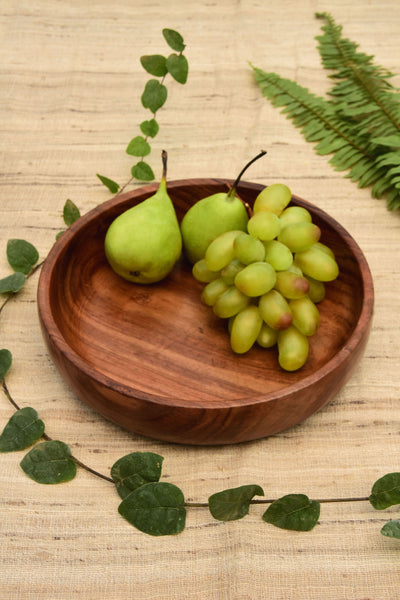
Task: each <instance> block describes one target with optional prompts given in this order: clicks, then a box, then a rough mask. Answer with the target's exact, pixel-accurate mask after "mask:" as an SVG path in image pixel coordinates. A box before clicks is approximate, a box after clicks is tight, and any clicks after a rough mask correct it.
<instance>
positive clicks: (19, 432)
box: [0, 406, 44, 452]
mask: <svg viewBox="0 0 400 600" xmlns="http://www.w3.org/2000/svg"><path fill="white" fill-rule="evenodd" d="M43 433H44V423H43V421H41V420H40V419H39V417H38V414H37V412H36V410H35V409H33V408H30V407H29V406H27V407H25V408H21V409H19V410H17V412H15V413H14V414H13V415H12V417H11V418H10V420H9V421H8V423H7V424H6V426H5V427H4V429H3V432H2V434H1V435H0V452H14V451H15V450H24V448H28V446H32V444H34V443H35V442H37V440H39V439H40V438H41V437H42V435H43Z"/></svg>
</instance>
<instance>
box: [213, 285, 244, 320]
mask: <svg viewBox="0 0 400 600" xmlns="http://www.w3.org/2000/svg"><path fill="white" fill-rule="evenodd" d="M249 304H250V298H249V297H248V296H246V295H245V294H243V293H242V292H241V291H240V290H238V289H237V287H235V286H234V285H232V286H230V287H228V289H227V290H226V291H225V292H224V293H223V294H221V295H220V296H219V297H218V298H217V300H216V302H215V304H214V306H213V311H214V314H215V315H216V316H217V317H220V318H221V319H229V318H230V317H233V316H234V315H237V313H238V312H239V311H240V310H243V308H246V306H248V305H249Z"/></svg>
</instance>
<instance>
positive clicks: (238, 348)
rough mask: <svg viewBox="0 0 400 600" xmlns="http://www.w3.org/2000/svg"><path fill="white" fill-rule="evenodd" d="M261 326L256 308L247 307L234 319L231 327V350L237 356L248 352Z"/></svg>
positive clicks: (261, 321) (261, 322) (252, 306)
mask: <svg viewBox="0 0 400 600" xmlns="http://www.w3.org/2000/svg"><path fill="white" fill-rule="evenodd" d="M262 324H263V320H262V317H261V315H260V313H259V311H258V308H257V306H254V305H251V306H247V307H246V308H244V309H243V310H241V311H240V312H238V314H237V315H236V317H235V318H234V320H233V322H232V326H231V336H230V341H231V348H232V350H233V351H234V352H236V353H237V354H244V353H245V352H248V351H249V350H250V348H251V347H252V346H253V344H254V343H255V341H256V339H257V337H258V335H259V333H260V330H261V327H262Z"/></svg>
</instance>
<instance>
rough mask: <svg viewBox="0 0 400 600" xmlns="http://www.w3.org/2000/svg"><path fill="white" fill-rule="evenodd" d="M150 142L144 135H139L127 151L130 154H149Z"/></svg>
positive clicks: (130, 143) (131, 142)
mask: <svg viewBox="0 0 400 600" xmlns="http://www.w3.org/2000/svg"><path fill="white" fill-rule="evenodd" d="M150 152H151V148H150V144H149V143H148V142H146V140H145V139H144V137H143V136H141V135H137V136H136V137H134V138H133V139H132V140H131V141H130V142H129V144H128V147H127V149H126V153H127V154H129V155H130V156H147V155H148V154H150Z"/></svg>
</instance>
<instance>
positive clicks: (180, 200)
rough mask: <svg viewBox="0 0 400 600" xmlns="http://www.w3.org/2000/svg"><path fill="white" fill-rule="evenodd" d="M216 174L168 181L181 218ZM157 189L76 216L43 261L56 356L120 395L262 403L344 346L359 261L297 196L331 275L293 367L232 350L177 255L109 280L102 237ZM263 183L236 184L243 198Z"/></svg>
mask: <svg viewBox="0 0 400 600" xmlns="http://www.w3.org/2000/svg"><path fill="white" fill-rule="evenodd" d="M229 183H231V182H226V181H220V180H206V181H203V180H201V181H198V182H196V180H194V181H180V182H179V181H178V182H171V183H170V184H169V186H168V190H169V193H170V196H171V198H172V200H173V202H174V205H175V207H176V211H177V215H178V219H179V220H180V219H181V218H182V217H183V215H184V213H185V212H186V211H187V210H188V208H189V207H190V206H191V205H192V204H193V203H194V202H196V201H197V200H199V199H200V198H203V197H205V196H207V195H209V194H212V193H215V192H217V191H221V190H224V189H227V184H229ZM155 187H156V186H154V185H150V186H147V187H145V188H142V189H141V190H136V191H135V192H131V193H127V194H124V195H121V196H120V197H119V198H113V199H111V200H110V201H108V202H105V203H104V204H102V205H100V206H98V207H97V208H96V209H94V210H93V211H91V212H90V213H88V214H87V215H85V216H84V217H81V219H80V220H79V221H78V222H76V223H75V224H74V225H73V226H71V227H70V228H69V230H68V231H67V232H66V233H64V234H63V236H62V237H61V238H60V239H59V241H58V242H57V243H56V244H55V246H54V248H53V250H52V252H51V254H50V255H49V258H48V264H47V265H46V264H45V266H44V271H45V269H46V268H47V274H46V273H42V275H43V277H44V278H46V277H47V280H48V293H47V295H46V298H47V300H46V302H48V307H46V308H48V309H49V310H44V309H43V307H42V306H41V305H40V304H39V311H41V313H42V315H41V317H42V320H43V321H44V326H45V328H47V329H48V330H49V331H50V333H54V339H55V340H57V341H56V343H57V345H58V347H59V350H60V352H61V353H63V352H64V353H65V352H68V353H69V356H70V358H71V357H72V360H73V361H74V362H75V363H76V364H77V365H78V366H79V368H80V369H81V370H82V372H85V373H86V375H87V376H89V377H90V378H93V379H95V380H98V381H101V382H102V383H105V384H106V385H111V386H118V387H119V389H121V391H123V393H125V394H126V395H127V396H133V397H136V398H140V399H150V400H153V401H157V402H161V403H162V404H164V405H168V404H171V405H181V406H182V407H185V406H190V407H193V406H199V407H207V408H211V409H212V408H214V407H215V408H217V407H221V406H225V407H226V406H237V405H241V404H243V403H244V404H246V403H248V402H254V401H257V399H260V401H265V400H267V399H268V398H269V397H271V398H272V397H276V396H277V395H278V396H279V394H280V393H287V391H288V389H289V390H290V388H291V387H292V386H294V387H298V386H299V385H307V381H308V380H309V379H310V378H311V379H312V378H313V377H314V378H315V377H316V374H317V373H318V372H320V370H321V369H324V368H326V366H327V365H328V364H329V362H330V361H331V359H333V357H335V356H336V355H337V354H338V352H340V351H341V349H343V348H344V347H345V346H346V344H347V343H348V341H349V339H350V338H351V336H352V334H353V331H354V330H355V328H356V327H357V324H358V322H359V319H360V315H361V313H362V310H363V305H364V300H365V280H364V270H365V268H367V267H366V263H365V261H364V258H363V256H362V254H361V252H360V250H359V248H358V247H357V245H356V244H355V243H354V240H352V238H351V237H350V236H349V235H348V234H347V233H346V232H345V230H343V228H341V226H340V225H338V223H336V221H334V220H333V219H332V218H330V217H329V216H328V215H326V214H325V213H324V212H323V211H321V210H319V209H318V208H316V207H313V206H312V205H310V204H309V203H307V202H305V201H304V200H301V199H299V198H296V197H293V200H292V203H293V204H298V205H301V206H305V207H306V208H308V210H310V212H311V213H312V216H313V221H314V222H315V223H316V224H317V225H319V226H320V227H321V229H322V232H323V233H322V237H321V241H322V242H324V243H325V244H327V245H328V246H329V247H330V248H332V250H333V251H334V252H335V254H336V258H337V261H338V263H339V267H340V276H339V278H338V279H337V280H336V281H334V282H332V283H329V284H327V294H326V297H325V299H324V300H323V302H322V303H321V304H319V310H320V315H321V326H320V329H319V331H318V332H317V334H316V335H315V336H313V337H312V338H311V339H310V356H309V358H308V361H307V363H306V365H305V366H304V367H303V368H302V369H301V370H299V371H297V372H294V373H287V372H285V371H283V370H281V369H280V367H279V365H278V360H277V351H276V349H262V348H259V347H256V346H254V347H253V348H252V349H251V350H250V351H249V352H248V353H247V354H246V355H242V356H238V355H235V354H234V353H233V352H232V351H231V349H230V345H229V336H228V333H227V329H226V322H225V321H222V320H220V319H218V318H217V317H215V316H214V315H213V313H212V310H211V309H210V308H209V307H206V306H204V305H203V304H202V303H201V301H200V294H201V290H202V288H203V284H201V283H199V282H197V281H196V280H195V279H194V278H193V276H192V274H191V265H190V264H189V263H188V262H187V261H186V259H185V258H184V257H182V258H181V259H180V261H179V262H178V264H177V265H176V267H175V269H174V270H173V272H172V273H171V274H170V275H169V276H168V277H167V278H166V279H165V280H163V281H162V282H160V283H157V284H153V285H150V286H141V285H135V284H132V283H129V282H126V281H124V280H123V279H121V278H120V277H118V276H117V275H116V274H115V273H114V272H113V271H112V269H111V268H110V266H109V265H108V263H107V261H106V259H105V256H104V246H103V244H104V236H105V233H106V231H107V228H108V226H109V224H110V223H111V222H112V220H113V219H114V218H115V217H116V216H117V215H118V214H120V213H121V212H123V211H124V210H126V209H127V208H129V207H130V206H132V205H134V204H135V203H137V202H140V201H142V200H144V199H145V198H146V197H148V196H150V195H151V194H152V193H154V189H155ZM262 187H263V186H259V185H257V184H251V183H242V184H241V186H240V189H239V193H240V195H241V197H242V199H243V200H245V201H246V202H248V203H249V204H250V205H252V203H253V201H254V199H255V197H256V195H257V194H258V192H259V191H260V189H262ZM42 304H43V303H42Z"/></svg>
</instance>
